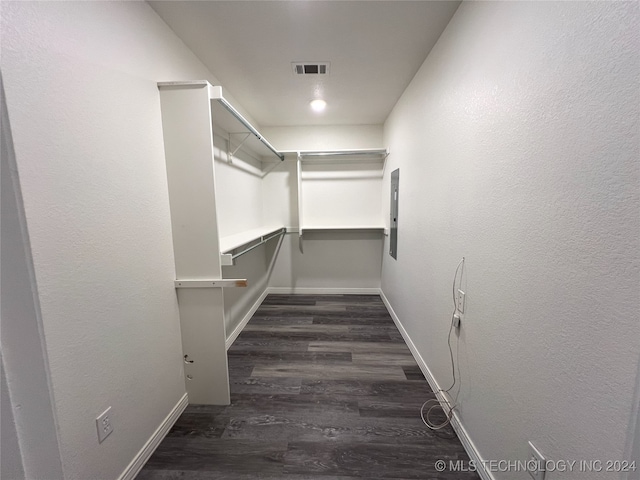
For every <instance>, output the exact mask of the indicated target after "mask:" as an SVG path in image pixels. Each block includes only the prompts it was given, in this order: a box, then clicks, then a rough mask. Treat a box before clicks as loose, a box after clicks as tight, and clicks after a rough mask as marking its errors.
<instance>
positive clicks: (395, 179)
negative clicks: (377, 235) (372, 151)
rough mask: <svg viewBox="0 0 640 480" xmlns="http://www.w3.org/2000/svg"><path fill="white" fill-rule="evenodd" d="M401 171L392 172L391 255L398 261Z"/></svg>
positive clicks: (397, 169)
mask: <svg viewBox="0 0 640 480" xmlns="http://www.w3.org/2000/svg"><path fill="white" fill-rule="evenodd" d="M399 184H400V169H399V168H396V169H395V170H394V171H393V172H391V209H390V212H391V222H390V225H391V231H390V232H389V255H391V256H392V257H393V258H395V259H396V260H397V259H398V186H399Z"/></svg>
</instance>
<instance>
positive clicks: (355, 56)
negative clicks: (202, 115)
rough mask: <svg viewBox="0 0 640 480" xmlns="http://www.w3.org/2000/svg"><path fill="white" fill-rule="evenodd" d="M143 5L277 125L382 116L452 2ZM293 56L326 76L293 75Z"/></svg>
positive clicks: (368, 120)
mask: <svg viewBox="0 0 640 480" xmlns="http://www.w3.org/2000/svg"><path fill="white" fill-rule="evenodd" d="M149 3H150V5H151V6H152V8H153V9H154V10H155V11H156V12H158V14H159V15H160V16H161V17H162V18H163V19H164V21H165V22H166V23H167V24H168V25H169V26H170V27H171V28H172V29H173V31H174V32H175V33H176V34H177V35H178V36H179V37H180V38H181V39H182V40H183V41H184V42H185V44H186V45H187V46H189V48H191V50H193V52H194V53H195V54H196V55H197V56H198V57H199V58H200V60H201V61H202V62H203V63H204V64H205V65H207V67H208V68H209V69H210V70H211V72H212V73H213V74H214V75H215V76H216V77H217V78H218V79H219V80H220V82H221V83H222V85H223V86H224V87H225V89H226V90H228V91H229V92H230V93H231V94H232V95H233V96H234V97H235V98H236V99H237V100H238V101H239V102H240V103H241V104H242V106H243V107H244V108H245V109H246V110H247V111H248V112H249V114H250V115H251V116H252V117H253V118H254V119H255V120H256V121H257V122H258V123H259V124H260V125H262V126H284V125H366V124H381V123H383V122H384V121H385V119H386V118H387V115H388V114H389V112H390V111H391V109H392V108H393V106H394V105H395V103H396V101H397V100H398V98H399V97H400V95H401V94H402V92H403V91H404V89H405V88H406V87H407V85H408V84H409V82H410V81H411V79H412V78H413V76H414V75H415V73H416V72H417V70H418V68H419V67H420V65H421V64H422V62H423V61H424V59H425V58H426V57H427V54H428V53H429V51H430V50H431V48H432V47H433V45H434V44H435V43H436V41H437V40H438V38H439V36H440V34H441V33H442V31H443V30H444V28H445V27H446V25H447V23H448V22H449V20H450V19H451V17H452V16H453V14H454V13H455V11H456V9H457V8H458V5H459V3H460V2H458V1H426V0H422V1H322V0H316V1H309V0H307V1H303V0H299V1H266V0H262V1H239V0H236V1H150V2H149ZM293 61H329V62H331V67H330V74H329V75H327V76H318V75H311V76H296V75H294V74H293V70H292V67H291V62H293ZM318 96H319V97H322V98H324V99H325V100H326V101H327V109H326V110H325V111H324V112H323V113H322V114H317V113H313V112H312V111H311V109H310V108H309V102H310V101H311V100H313V99H314V98H316V97H318Z"/></svg>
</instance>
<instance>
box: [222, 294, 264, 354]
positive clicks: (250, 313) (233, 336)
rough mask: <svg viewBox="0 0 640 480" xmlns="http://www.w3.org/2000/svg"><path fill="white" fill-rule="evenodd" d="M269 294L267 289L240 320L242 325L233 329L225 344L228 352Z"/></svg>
mask: <svg viewBox="0 0 640 480" xmlns="http://www.w3.org/2000/svg"><path fill="white" fill-rule="evenodd" d="M268 294H269V288H267V289H265V291H264V292H262V294H261V295H260V297H258V300H256V303H254V304H253V306H252V307H251V308H250V309H249V311H248V312H247V314H246V315H245V316H244V318H243V319H242V320H240V323H238V325H236V328H234V329H233V332H231V334H230V335H229V336H228V337H227V341H226V342H225V345H226V347H227V350H229V347H231V345H233V342H235V341H236V338H238V335H240V333H242V330H243V329H244V327H245V326H246V325H247V323H249V320H251V317H253V314H254V313H256V310H257V309H258V307H260V304H261V303H262V302H263V301H264V299H265V298H266V297H267V295H268Z"/></svg>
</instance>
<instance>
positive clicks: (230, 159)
mask: <svg viewBox="0 0 640 480" xmlns="http://www.w3.org/2000/svg"><path fill="white" fill-rule="evenodd" d="M231 135H245V137H244V138H243V139H242V141H241V142H240V144H239V145H238V146H237V147H236V149H235V150H234V151H233V152H232V151H231ZM250 136H251V132H247V133H246V134H245V133H230V134H229V140H228V143H227V145H228V148H227V162H228V163H233V156H234V155H235V154H236V153H238V150H240V149H241V148H242V145H244V142H246V141H247V140H248V139H249V137H250Z"/></svg>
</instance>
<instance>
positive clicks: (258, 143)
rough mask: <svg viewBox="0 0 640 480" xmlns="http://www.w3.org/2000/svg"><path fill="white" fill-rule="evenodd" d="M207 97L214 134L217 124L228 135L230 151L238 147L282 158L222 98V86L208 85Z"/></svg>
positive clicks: (281, 155) (263, 155)
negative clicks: (209, 102)
mask: <svg viewBox="0 0 640 480" xmlns="http://www.w3.org/2000/svg"><path fill="white" fill-rule="evenodd" d="M209 98H210V99H211V111H212V112H211V113H212V117H213V124H214V134H215V130H216V128H215V127H216V125H217V126H219V127H220V128H221V129H222V130H224V131H225V132H226V133H227V134H228V135H229V137H228V140H229V152H230V153H235V151H236V150H238V149H243V150H245V149H246V150H248V151H249V152H251V153H253V154H255V155H257V156H259V157H266V158H271V159H273V157H274V156H275V157H277V158H278V159H279V160H280V161H282V160H284V154H283V153H281V152H279V151H278V150H276V148H275V147H274V146H273V145H271V143H269V141H268V140H267V139H266V138H264V136H263V135H262V134H261V133H260V132H259V131H258V130H257V129H256V128H255V127H254V126H253V125H251V123H249V121H248V120H247V119H246V118H244V117H243V116H242V114H241V113H240V112H238V110H236V109H235V108H234V107H233V105H231V103H229V101H228V100H227V99H226V98H224V96H223V94H222V87H219V86H212V85H209ZM274 160H275V159H274Z"/></svg>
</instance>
